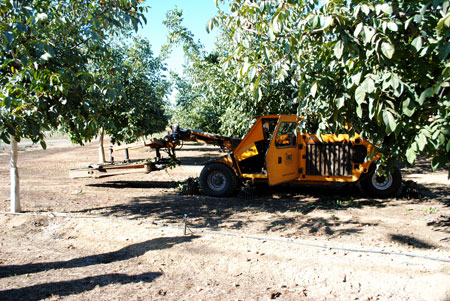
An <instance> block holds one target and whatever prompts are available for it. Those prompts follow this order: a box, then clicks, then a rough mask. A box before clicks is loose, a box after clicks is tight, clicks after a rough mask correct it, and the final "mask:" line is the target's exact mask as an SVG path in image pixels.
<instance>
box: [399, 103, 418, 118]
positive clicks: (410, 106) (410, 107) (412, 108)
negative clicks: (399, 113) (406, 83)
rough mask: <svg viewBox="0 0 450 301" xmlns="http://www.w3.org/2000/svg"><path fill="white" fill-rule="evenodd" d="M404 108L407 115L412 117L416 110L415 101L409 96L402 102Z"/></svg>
mask: <svg viewBox="0 0 450 301" xmlns="http://www.w3.org/2000/svg"><path fill="white" fill-rule="evenodd" d="M402 110H403V113H404V114H405V115H406V116H408V117H411V116H412V115H413V114H414V111H415V110H416V106H415V104H414V102H413V101H411V99H410V98H407V99H406V100H405V101H403V103H402Z"/></svg>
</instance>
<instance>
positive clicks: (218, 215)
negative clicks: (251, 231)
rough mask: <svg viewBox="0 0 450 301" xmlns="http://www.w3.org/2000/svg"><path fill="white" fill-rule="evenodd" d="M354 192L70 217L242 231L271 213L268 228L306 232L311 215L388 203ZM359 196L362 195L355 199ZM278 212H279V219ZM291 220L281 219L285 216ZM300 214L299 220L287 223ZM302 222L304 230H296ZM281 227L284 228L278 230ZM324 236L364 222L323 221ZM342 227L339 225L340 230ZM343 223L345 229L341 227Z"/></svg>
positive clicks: (290, 192)
mask: <svg viewBox="0 0 450 301" xmlns="http://www.w3.org/2000/svg"><path fill="white" fill-rule="evenodd" d="M352 192H353V193H354V189H352V190H351V191H350V192H349V190H348V189H343V188H342V187H332V186H330V187H327V188H324V187H319V186H307V187H302V188H301V189H300V188H299V187H298V186H295V187H292V186H286V187H278V188H269V187H267V186H266V187H265V189H264V193H262V194H261V193H259V194H258V195H256V196H252V197H247V198H214V197H207V196H181V195H168V194H167V193H165V194H164V195H157V196H142V197H136V198H133V199H132V200H131V201H130V202H129V203H124V204H118V205H114V206H104V207H96V208H87V209H83V210H79V211H72V213H89V214H95V215H104V216H110V215H113V216H126V217H133V218H152V219H156V220H163V221H164V222H167V223H175V224H181V223H183V222H184V215H185V214H186V215H187V217H188V222H189V224H190V225H191V226H194V227H208V228H215V229H220V228H228V229H236V230H238V229H242V228H244V227H246V226H247V225H249V224H250V223H253V222H254V221H252V220H251V218H243V215H244V216H252V215H253V214H257V213H262V214H267V213H268V214H270V215H271V216H270V217H268V218H267V221H266V224H267V230H271V229H283V230H286V229H288V228H297V229H298V230H299V231H306V230H305V228H306V227H312V228H313V229H318V228H319V225H320V224H321V223H324V222H325V221H318V220H317V221H314V220H306V221H305V216H306V215H308V214H309V213H310V212H312V211H330V210H348V209H349V208H363V207H379V208H381V207H385V206H386V203H385V202H387V201H385V200H373V199H359V198H355V196H354V194H352ZM357 196H358V197H360V195H357ZM280 213H283V216H282V217H279V216H280ZM286 213H287V214H288V215H289V216H284V214H286ZM292 216H300V217H301V219H298V220H293V219H290V218H291V217H292ZM303 223H306V225H307V226H303V227H299V225H303ZM281 225H284V226H283V227H281ZM325 225H326V226H325V227H322V228H326V227H328V228H329V230H327V231H326V234H328V235H339V233H340V234H341V235H342V234H347V235H348V234H351V233H357V232H359V230H351V229H350V228H351V227H353V228H355V229H356V227H360V226H361V225H362V224H361V223H359V222H358V221H357V220H350V221H346V220H341V221H328V222H325ZM338 225H340V226H338ZM343 225H346V226H343Z"/></svg>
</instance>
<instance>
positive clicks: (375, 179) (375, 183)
mask: <svg viewBox="0 0 450 301" xmlns="http://www.w3.org/2000/svg"><path fill="white" fill-rule="evenodd" d="M369 172H370V175H369V176H368V177H367V178H365V179H364V180H362V181H361V187H362V189H363V190H364V191H365V192H367V193H368V194H370V195H373V196H375V197H380V198H385V197H391V196H394V195H395V193H396V192H397V191H398V190H399V189H400V186H401V184H402V175H401V173H400V169H398V168H397V167H395V168H394V170H393V171H392V172H390V173H388V174H384V175H378V174H377V173H376V171H375V168H371V171H369Z"/></svg>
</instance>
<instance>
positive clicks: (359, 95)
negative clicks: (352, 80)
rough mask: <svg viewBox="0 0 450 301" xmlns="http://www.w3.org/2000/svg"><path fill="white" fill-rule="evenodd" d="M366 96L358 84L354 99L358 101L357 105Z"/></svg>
mask: <svg viewBox="0 0 450 301" xmlns="http://www.w3.org/2000/svg"><path fill="white" fill-rule="evenodd" d="M365 98H366V92H365V91H364V89H363V87H362V86H359V87H358V88H356V90H355V100H356V102H357V103H358V105H361V104H362V103H363V102H364V100H365Z"/></svg>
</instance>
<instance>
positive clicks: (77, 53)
mask: <svg viewBox="0 0 450 301" xmlns="http://www.w3.org/2000/svg"><path fill="white" fill-rule="evenodd" d="M141 2H142V1H140V0H111V1H103V0H97V1H77V0H70V1H63V0H39V1H37V0H34V1H33V0H23V1H5V0H1V1H0V29H1V35H0V104H1V106H0V139H1V140H3V141H6V142H8V139H9V138H8V137H9V136H10V135H14V136H15V137H16V138H17V139H20V138H21V137H22V138H23V137H27V138H30V139H31V140H32V141H33V142H37V141H43V139H44V134H43V131H44V130H48V129H57V128H59V127H62V128H63V129H64V130H65V131H67V132H69V133H70V134H71V137H72V139H73V140H74V141H75V142H78V143H82V141H83V140H89V139H90V138H92V137H93V136H95V135H96V133H97V129H98V126H97V120H95V117H96V116H98V115H97V113H98V111H100V108H103V107H104V102H103V101H102V100H101V99H103V98H105V97H106V98H108V99H113V98H114V96H115V95H118V94H120V93H121V92H120V86H118V85H116V83H117V82H116V81H113V82H108V81H102V80H100V78H99V77H97V76H96V74H95V72H93V70H92V66H93V65H95V64H96V63H98V62H100V61H107V60H110V59H111V56H112V53H111V51H110V47H108V43H109V42H110V40H111V38H112V37H114V36H118V35H120V34H122V33H123V32H126V31H129V29H131V28H134V29H135V30H137V28H138V26H139V25H140V24H141V22H143V21H145V19H144V17H143V12H144V11H145V8H144V7H141V6H139V4H140V3H141ZM100 95H102V98H100V97H99V96H100ZM42 143H43V142H42Z"/></svg>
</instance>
